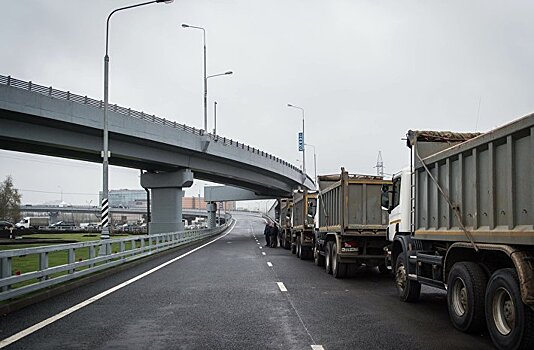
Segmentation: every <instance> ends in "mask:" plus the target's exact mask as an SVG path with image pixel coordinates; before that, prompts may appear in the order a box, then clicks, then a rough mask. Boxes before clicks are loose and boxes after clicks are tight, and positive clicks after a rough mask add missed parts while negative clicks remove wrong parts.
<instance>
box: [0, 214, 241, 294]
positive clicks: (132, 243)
mask: <svg viewBox="0 0 534 350" xmlns="http://www.w3.org/2000/svg"><path fill="white" fill-rule="evenodd" d="M232 223H233V220H232V219H231V220H227V223H226V224H225V225H221V226H218V227H216V228H213V229H204V230H191V231H182V232H172V233H163V234H154V235H141V236H132V237H127V238H117V239H107V240H100V241H89V242H79V243H69V244H57V245H50V246H42V247H32V248H21V249H12V250H4V251H0V301H1V300H7V299H11V298H15V297H18V296H21V295H24V294H27V293H30V292H33V291H37V290H39V289H43V288H46V287H50V286H53V285H56V284H58V283H62V282H66V281H69V280H72V279H75V278H78V277H81V276H85V275H88V274H90V273H93V272H97V271H100V270H103V269H107V268H110V267H113V266H117V265H120V264H123V263H126V262H129V261H132V260H136V259H139V258H143V257H146V256H149V255H153V254H156V253H159V252H161V251H164V250H167V249H170V248H175V247H178V246H181V245H184V244H187V243H190V242H194V241H198V240H201V239H204V238H207V237H211V236H214V235H217V234H220V233H222V232H223V231H224V230H226V229H227V228H228V227H229V226H230V225H232Z"/></svg>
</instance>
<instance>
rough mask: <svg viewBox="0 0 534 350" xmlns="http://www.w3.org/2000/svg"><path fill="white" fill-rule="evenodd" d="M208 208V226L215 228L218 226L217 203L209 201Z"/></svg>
mask: <svg viewBox="0 0 534 350" xmlns="http://www.w3.org/2000/svg"><path fill="white" fill-rule="evenodd" d="M206 206H207V208H208V228H214V227H215V226H217V203H215V202H209V203H208V204H207V205H206Z"/></svg>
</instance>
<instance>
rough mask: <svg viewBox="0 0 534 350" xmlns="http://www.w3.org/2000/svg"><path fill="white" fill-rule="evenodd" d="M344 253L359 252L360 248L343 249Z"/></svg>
mask: <svg viewBox="0 0 534 350" xmlns="http://www.w3.org/2000/svg"><path fill="white" fill-rule="evenodd" d="M341 251H342V252H357V251H358V248H341Z"/></svg>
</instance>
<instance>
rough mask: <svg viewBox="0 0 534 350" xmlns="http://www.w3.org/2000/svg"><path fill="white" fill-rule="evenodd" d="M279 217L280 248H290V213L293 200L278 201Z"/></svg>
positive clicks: (283, 199) (282, 199)
mask: <svg viewBox="0 0 534 350" xmlns="http://www.w3.org/2000/svg"><path fill="white" fill-rule="evenodd" d="M278 206H279V208H280V209H279V213H280V214H279V217H278V224H279V225H280V229H279V230H278V240H279V241H280V246H281V247H282V248H285V249H290V248H291V212H292V210H293V200H292V199H291V198H281V199H279V200H278Z"/></svg>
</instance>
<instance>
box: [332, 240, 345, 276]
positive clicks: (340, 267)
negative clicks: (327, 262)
mask: <svg viewBox="0 0 534 350" xmlns="http://www.w3.org/2000/svg"><path fill="white" fill-rule="evenodd" d="M331 261H332V275H333V276H334V278H345V277H347V269H348V264H345V263H340V262H338V261H337V244H336V243H334V242H333V244H332V260H331Z"/></svg>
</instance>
